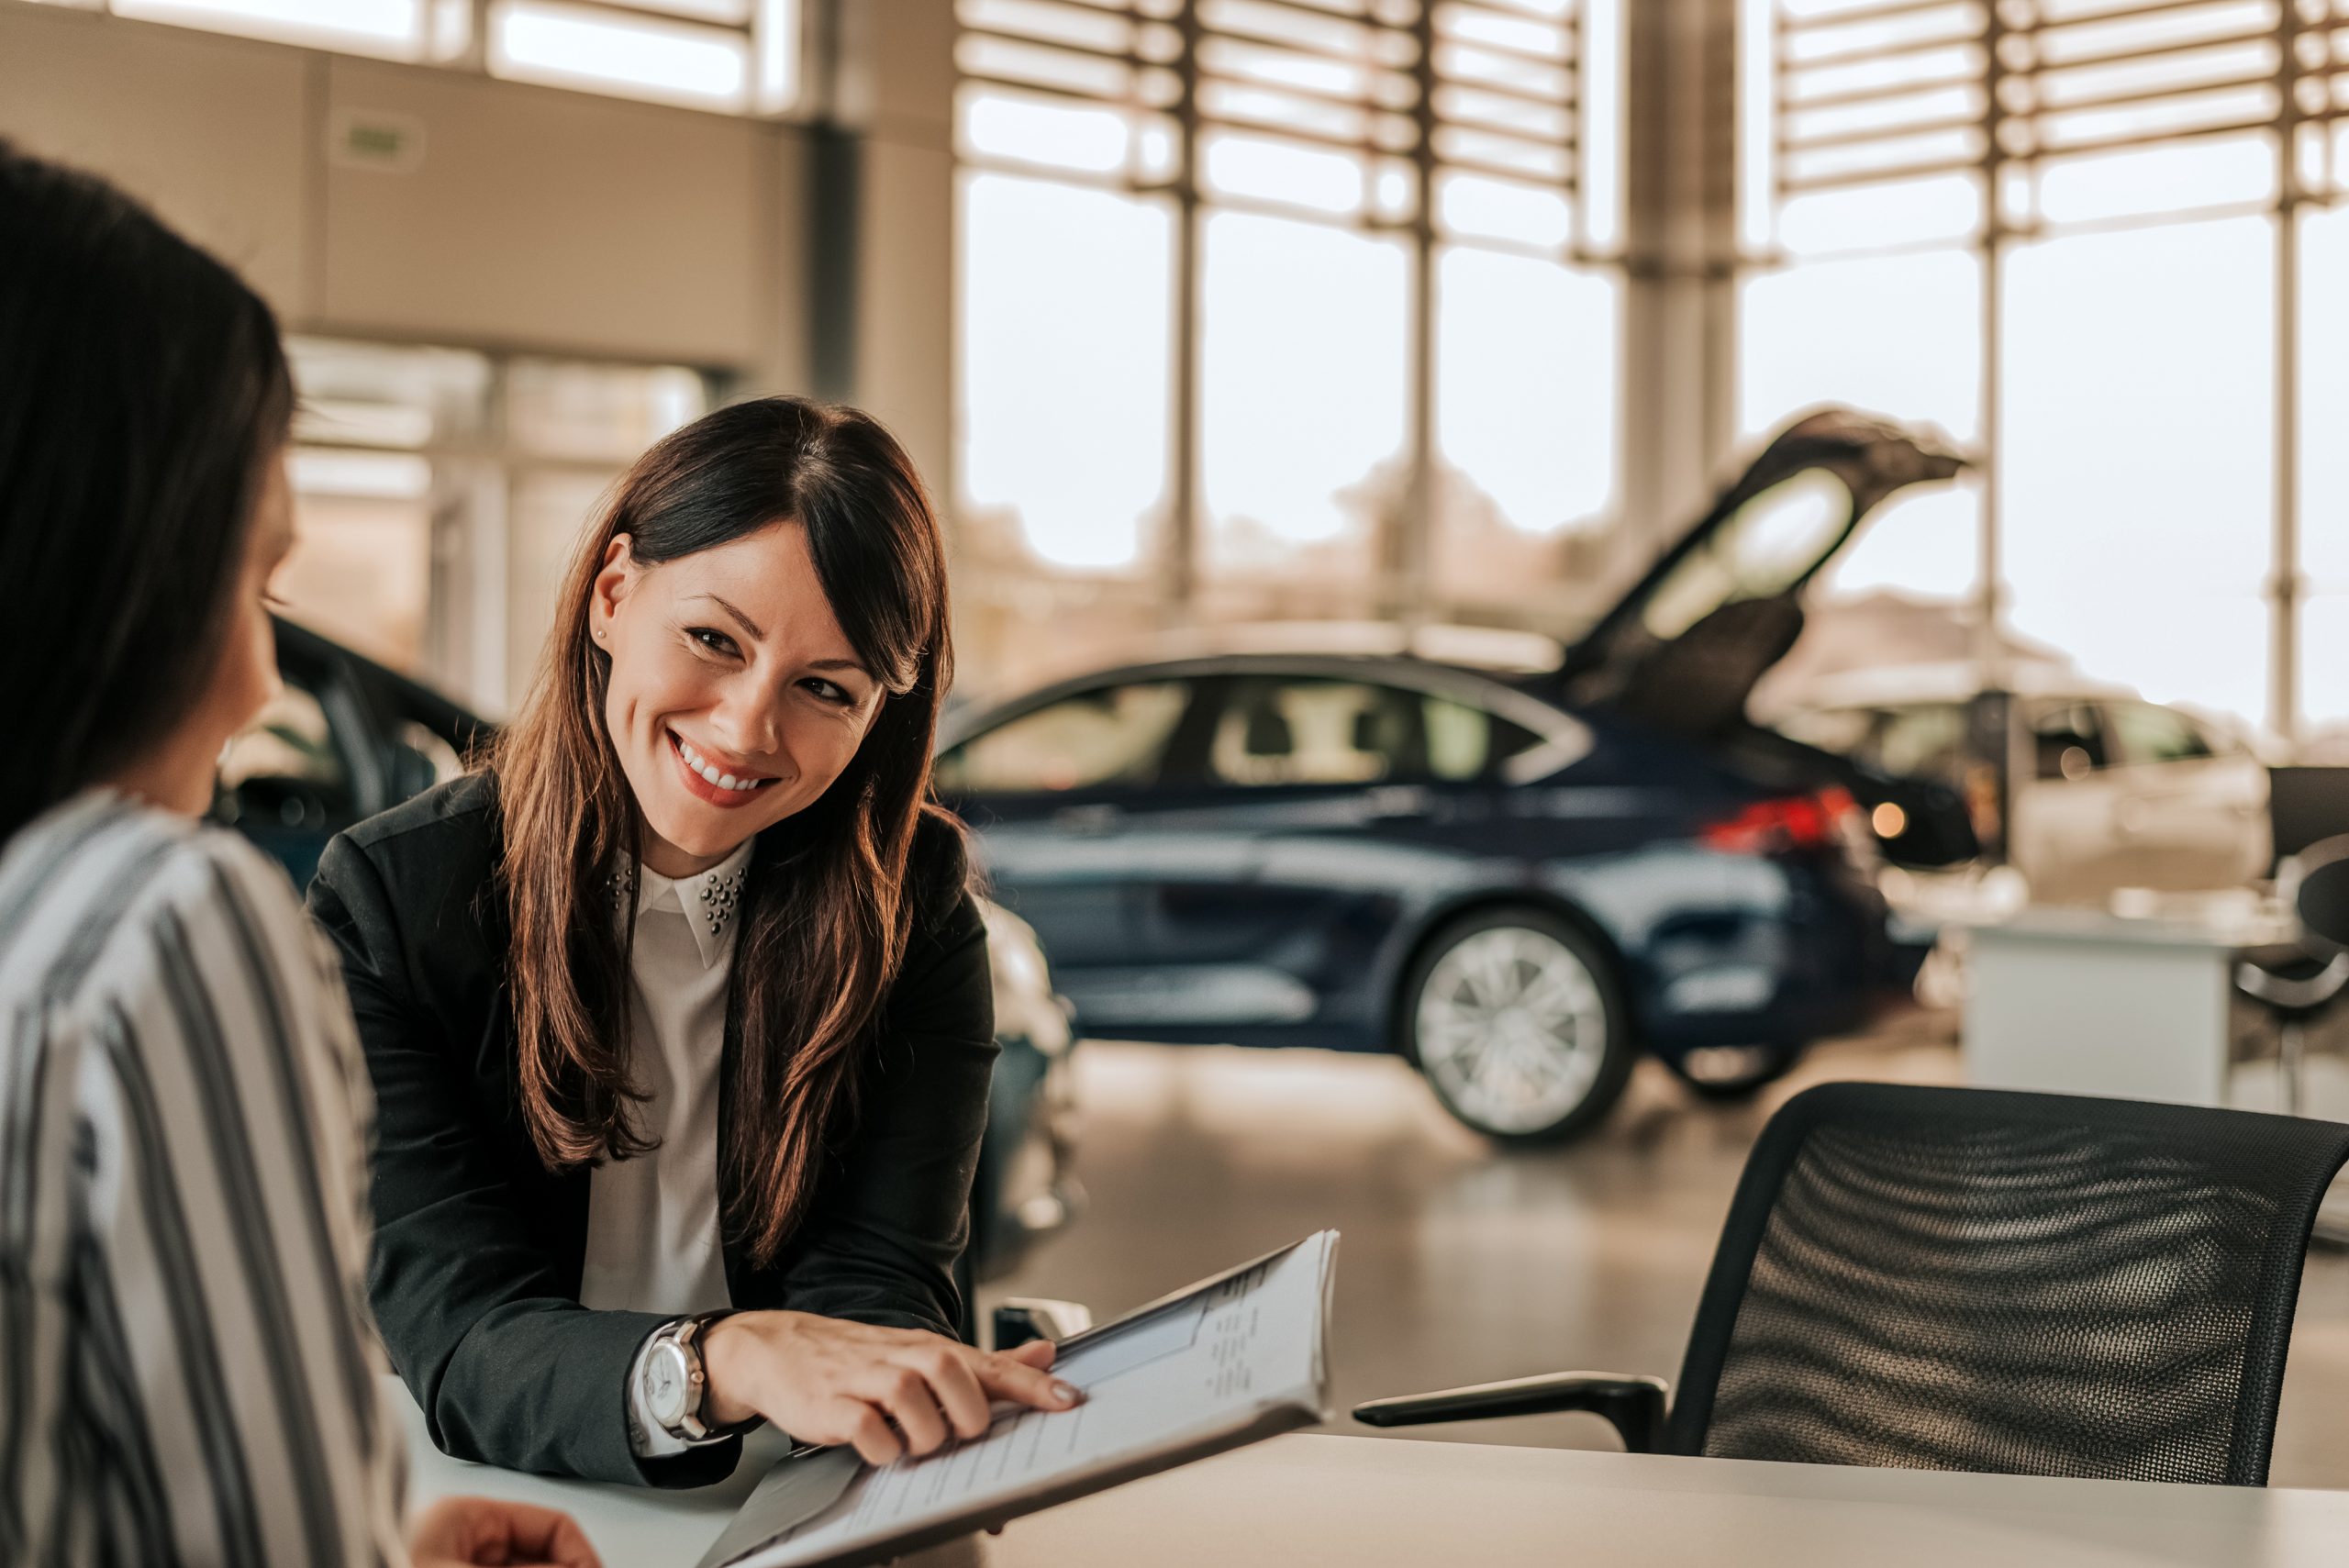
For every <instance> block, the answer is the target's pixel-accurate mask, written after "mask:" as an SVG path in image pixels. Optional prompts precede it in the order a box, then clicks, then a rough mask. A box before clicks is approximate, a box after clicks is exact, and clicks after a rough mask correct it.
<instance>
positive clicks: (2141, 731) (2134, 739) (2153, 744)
mask: <svg viewBox="0 0 2349 1568" xmlns="http://www.w3.org/2000/svg"><path fill="white" fill-rule="evenodd" d="M2106 711H2107V712H2108V713H2109V714H2110V715H2111V717H2112V731H2113V736H2114V738H2115V739H2116V740H2119V741H2120V742H2121V761H2124V762H2199V761H2201V760H2202V759H2204V758H2206V757H2209V756H2210V755H2211V751H2210V741H2209V740H2206V739H2204V737H2203V734H2202V731H2201V730H2200V729H2199V728H2198V727H2197V726H2196V725H2195V723H2194V721H2193V720H2192V719H2190V718H2188V717H2186V715H2184V714H2182V713H2179V712H2178V711H2177V710H2176V709H2175V708H2167V707H2163V706H2159V705H2157V704H2154V703H2149V702H2121V703H2112V704H2110V705H2109V706H2107V708H2106Z"/></svg>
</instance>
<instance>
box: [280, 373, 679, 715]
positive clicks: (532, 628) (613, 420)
mask: <svg viewBox="0 0 2349 1568" xmlns="http://www.w3.org/2000/svg"><path fill="white" fill-rule="evenodd" d="M288 347H289V349H290V350H291V354H292V359H293V364H294V378H295V388H296V390H297V392H298V393H299V395H300V406H299V408H298V410H297V412H296V414H295V425H294V446H293V450H292V453H291V456H290V459H289V469H290V473H291V475H292V479H293V486H294V496H295V548H294V552H293V554H292V555H291V556H290V557H288V558H287V561H286V562H285V565H284V568H283V569H282V571H281V573H280V574H279V577H278V580H277V588H278V592H279V593H280V594H281V595H283V596H284V599H285V600H286V602H287V604H288V606H289V612H288V613H289V614H291V615H292V617H293V618H295V620H298V621H301V622H303V623H304V624H306V625H308V626H311V627H314V628H317V629H318V630H320V631H324V632H326V633H328V635H330V636H333V637H335V638H336V639H339V640H340V641H343V642H346V643H348V644H350V645H351V646H352V647H354V648H356V649H358V650H359V651H361V652H362V653H365V654H367V655H368V656H370V657H371V658H373V659H376V660H379V661H380V662H384V663H385V664H388V665H390V666H392V667H393V668H395V669H397V670H400V671H403V672H405V673H409V674H413V675H417V676H421V677H423V678H425V679H428V680H429V681H431V682H433V683H434V684H439V685H440V686H442V687H444V688H445V689H447V690H449V691H450V692H451V693H452V694H455V695H458V696H459V697H460V698H461V700H463V701H465V702H468V703H470V704H472V705H473V706H475V707H476V708H478V709H479V710H481V711H482V712H484V713H485V714H487V715H488V716H490V717H498V716H500V715H503V714H505V713H506V712H507V711H509V710H510V709H511V707H512V706H513V705H514V704H516V703H517V702H518V701H519V700H520V699H521V695H522V693H523V691H524V689H525V688H526V687H527V685H528V684H529V678H530V674H531V672H532V668H533V666H534V664H535V662H536V661H537V659H538V656H539V650H540V644H541V643H542V642H543V641H544V639H545V637H546V633H547V628H549V626H550V625H551V623H552V619H553V615H554V593H555V585H556V584H557V582H558V581H559V579H560V577H561V574H562V568H563V566H564V565H565V563H566V562H568V561H569V559H570V557H571V553H572V551H573V549H574V548H575V547H576V545H577V543H578V540H579V536H580V532H581V530H582V529H583V528H584V527H585V525H586V522H587V519H588V517H590V516H591V515H593V513H594V512H595V510H596V506H598V504H599V503H600V502H601V501H602V500H603V498H604V497H605V495H607V492H608V491H609V490H610V488H611V485H612V483H613V482H614V481H615V480H617V479H618V477H619V476H620V474H621V473H622V472H623V471H625V470H626V468H627V467H628V465H629V463H630V462H633V461H634V460H635V458H636V456H637V454H638V453H640V452H641V451H642V450H644V449H645V448H646V447H648V446H650V445H651V444H652V442H654V441H655V440H658V439H660V438H661V437H662V436H663V435H665V434H667V433H668V432H669V431H671V430H673V429H674V428H677V427H678V426H680V425H683V424H685V423H686V422H687V421H688V420H691V419H694V418H696V417H699V416H700V415H701V414H702V413H704V412H705V411H707V409H708V408H709V407H710V406H712V401H713V392H712V387H711V384H710V383H709V381H708V379H707V377H706V376H704V375H703V374H702V373H700V372H697V371H694V370H690V369H687V368H685V367H684V366H677V365H619V364H598V363H595V362H592V361H576V360H551V359H536V358H529V357H523V356H510V357H509V356H501V355H493V354H484V353H478V352H475V351H473V350H463V349H440V348H417V347H411V346H407V345H395V344H385V343H369V342H356V341H351V340H348V339H327V338H295V339H292V341H291V342H290V344H289V345H288Z"/></svg>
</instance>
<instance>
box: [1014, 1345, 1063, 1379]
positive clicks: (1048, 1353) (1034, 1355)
mask: <svg viewBox="0 0 2349 1568" xmlns="http://www.w3.org/2000/svg"><path fill="white" fill-rule="evenodd" d="M1059 1351H1060V1347H1059V1346H1058V1345H1055V1344H1053V1343H1052V1341H1051V1340H1029V1341H1028V1342H1027V1343H1026V1344H1024V1345H1016V1346H1014V1347H1013V1348H1011V1349H1010V1350H1008V1351H1003V1352H1002V1353H1003V1354H1005V1355H1007V1356H1009V1357H1010V1358H1011V1359H1012V1360H1013V1361H1016V1362H1026V1363H1027V1364H1028V1365H1030V1366H1032V1367H1034V1368H1035V1369H1036V1370H1037V1371H1038V1372H1048V1371H1050V1370H1051V1369H1052V1357H1053V1356H1054V1355H1056V1354H1058V1353H1059Z"/></svg>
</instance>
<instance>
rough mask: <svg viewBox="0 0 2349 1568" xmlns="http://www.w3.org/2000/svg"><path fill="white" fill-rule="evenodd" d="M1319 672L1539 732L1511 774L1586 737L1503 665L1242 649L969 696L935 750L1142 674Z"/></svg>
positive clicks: (1528, 770)
mask: <svg viewBox="0 0 2349 1568" xmlns="http://www.w3.org/2000/svg"><path fill="white" fill-rule="evenodd" d="M1273 674H1277V675H1319V676H1326V677H1329V678H1330V679H1332V680H1356V681H1381V682H1385V683H1386V684H1393V685H1399V686H1407V687H1411V688H1415V689H1417V690H1419V691H1424V692H1427V693H1429V694H1431V695H1437V696H1451V697H1453V698H1456V699H1457V700H1459V701H1460V702H1463V703H1465V704H1470V705H1473V706H1478V707H1481V708H1484V709H1485V710H1486V711H1488V712H1490V713H1493V714H1496V715H1497V716H1499V717H1503V718H1506V719H1508V720H1509V721H1510V722H1512V723H1514V724H1517V725H1519V726H1520V727H1521V728H1525V729H1528V730H1530V731H1531V732H1532V733H1533V734H1535V735H1537V736H1540V737H1541V738H1542V744H1541V745H1540V746H1537V747H1535V748H1534V749H1533V750H1531V751H1525V752H1521V753H1520V754H1519V756H1518V757H1516V758H1512V759H1511V766H1510V769H1509V772H1510V773H1511V774H1512V776H1513V777H1516V778H1517V779H1518V780H1519V782H1525V781H1528V780H1531V779H1532V778H1538V777H1542V776H1546V774H1548V773H1554V772H1556V771H1557V770H1558V769H1560V768H1563V767H1564V766H1566V765H1568V764H1569V763H1571V762H1575V761H1576V760H1578V759H1580V758H1581V757H1582V756H1583V755H1584V754H1585V753H1586V752H1587V751H1589V749H1590V745H1591V737H1590V729H1589V726H1588V725H1587V723H1586V721H1585V720H1584V719H1583V718H1582V717H1580V716H1579V715H1576V714H1573V713H1570V712H1568V711H1567V710H1565V709H1564V708H1562V707H1560V706H1558V705H1557V704H1556V703H1554V702H1553V701H1551V700H1550V699H1548V698H1547V697H1544V696H1542V695H1536V694H1534V693H1531V692H1529V691H1527V690H1526V689H1525V688H1524V686H1523V685H1521V684H1519V683H1517V682H1515V681H1512V680H1510V679H1509V678H1508V676H1507V675H1506V674H1504V673H1497V672H1495V671H1493V670H1489V669H1480V668H1477V667H1476V666H1474V665H1468V664H1455V663H1449V662H1442V661H1438V660H1433V659H1424V658H1419V657H1417V656H1415V655H1412V654H1408V653H1398V654H1378V653H1332V652H1289V653H1281V652H1264V651H1258V652H1246V653H1212V654H1201V655H1197V656H1195V657H1191V658H1176V659H1158V660H1152V661H1148V662H1139V663H1128V664H1119V665H1116V666H1113V667H1111V668H1108V669H1101V670H1094V671H1089V672H1087V673H1085V674H1082V675H1074V676H1071V677H1070V678H1068V679H1067V680H1063V681H1056V682H1053V683H1052V684H1050V685H1044V686H1035V687H1030V688H1029V689H1028V690H1026V691H1022V692H1019V693H1018V694H1016V695H1012V696H1009V697H1006V698H1003V699H1001V700H999V701H992V702H975V703H973V704H971V705H969V706H964V707H960V708H957V709H955V710H953V711H952V712H950V713H949V714H947V715H946V716H945V717H944V718H943V719H941V722H940V725H939V733H938V745H939V749H940V750H941V751H945V750H948V749H951V748H952V747H954V746H958V745H960V744H962V743H963V741H964V740H969V739H970V738H971V737H973V736H974V735H977V734H980V733H983V732H984V731H985V730H989V729H992V728H995V727H996V725H998V724H1003V723H1007V722H1008V721H1009V720H1011V719H1014V718H1017V717H1020V716H1021V715H1023V714H1027V713H1032V712H1034V711H1035V710H1036V709H1038V708H1041V707H1046V706H1051V705H1052V704H1053V703H1055V702H1058V701H1060V700H1062V699H1063V698H1065V697H1071V696H1075V695H1080V694H1082V693H1085V692H1091V691H1098V690H1100V689H1102V688H1104V687H1107V686H1119V685H1130V684H1138V683H1141V682H1148V681H1180V680H1188V681H1198V680H1211V679H1214V678H1216V677H1218V676H1230V675H1273Z"/></svg>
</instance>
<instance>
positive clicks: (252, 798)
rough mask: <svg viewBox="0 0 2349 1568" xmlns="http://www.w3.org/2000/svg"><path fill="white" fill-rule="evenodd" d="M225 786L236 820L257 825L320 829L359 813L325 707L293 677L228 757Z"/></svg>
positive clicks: (223, 758) (222, 776)
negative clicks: (354, 812) (353, 800)
mask: <svg viewBox="0 0 2349 1568" xmlns="http://www.w3.org/2000/svg"><path fill="white" fill-rule="evenodd" d="M219 786H220V789H221V791H222V794H223V797H224V801H225V803H226V804H227V805H228V806H229V807H231V808H232V811H233V816H234V819H235V820H237V821H239V822H241V823H248V824H251V825H253V826H258V827H278V828H307V829H312V830H317V829H320V828H325V827H326V826H327V825H328V823H340V822H345V821H348V820H350V818H351V815H352V814H353V810H354V807H353V803H352V799H351V774H350V771H349V769H348V768H347V767H346V766H345V764H344V762H343V757H342V752H341V750H340V748H339V747H338V746H337V745H336V744H335V739H334V727H333V726H332V725H331V724H330V723H328V719H327V712H326V707H325V706H324V705H323V704H322V703H320V702H319V700H318V698H317V694H316V693H315V692H313V691H312V690H311V689H310V688H309V687H308V686H307V685H306V684H304V683H303V681H302V678H301V677H300V676H298V675H296V674H295V673H293V672H292V671H287V672H286V673H285V676H284V684H283V685H282V686H281V687H280V688H279V690H278V693H277V695H275V696H273V697H272V698H270V700H269V702H268V704H267V706H264V707H263V708H262V710H261V712H260V714H259V715H257V716H256V717H254V719H253V721H252V722H251V723H250V724H249V725H247V726H246V727H245V728H243V729H241V730H239V732H238V733H237V734H236V735H235V736H234V737H233V738H231V739H230V740H229V741H228V746H227V747H226V748H225V749H224V750H223V751H222V752H221V755H220V771H219Z"/></svg>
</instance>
